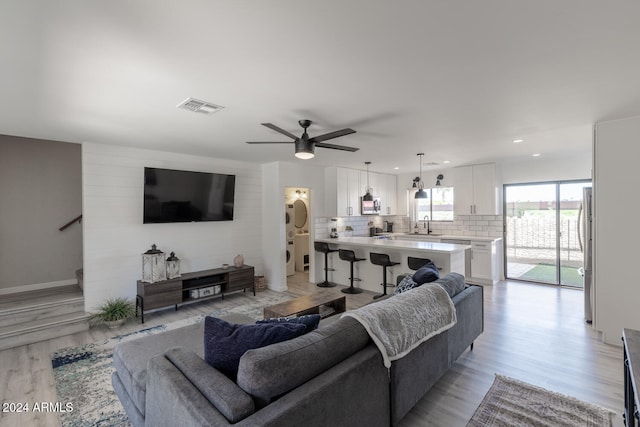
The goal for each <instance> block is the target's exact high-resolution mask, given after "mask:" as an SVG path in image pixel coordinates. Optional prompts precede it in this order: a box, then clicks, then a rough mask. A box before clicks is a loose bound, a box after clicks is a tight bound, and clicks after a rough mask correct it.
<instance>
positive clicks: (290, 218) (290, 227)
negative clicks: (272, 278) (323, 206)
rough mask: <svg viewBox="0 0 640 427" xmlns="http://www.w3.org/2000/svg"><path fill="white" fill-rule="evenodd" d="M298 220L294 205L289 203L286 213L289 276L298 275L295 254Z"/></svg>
mask: <svg viewBox="0 0 640 427" xmlns="http://www.w3.org/2000/svg"><path fill="white" fill-rule="evenodd" d="M295 223H296V218H295V213H294V209H293V204H289V203H287V205H286V211H285V224H286V236H285V239H286V247H287V276H293V275H294V274H295V273H296V256H295V255H296V253H295V247H296V245H295V236H296V228H295Z"/></svg>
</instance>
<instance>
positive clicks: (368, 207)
mask: <svg viewBox="0 0 640 427" xmlns="http://www.w3.org/2000/svg"><path fill="white" fill-rule="evenodd" d="M360 212H362V215H380V197H379V196H373V200H362V197H361V198H360Z"/></svg>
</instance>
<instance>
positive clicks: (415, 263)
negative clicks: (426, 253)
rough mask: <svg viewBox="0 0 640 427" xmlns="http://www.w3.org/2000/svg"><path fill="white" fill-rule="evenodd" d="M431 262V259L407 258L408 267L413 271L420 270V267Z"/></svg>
mask: <svg viewBox="0 0 640 427" xmlns="http://www.w3.org/2000/svg"><path fill="white" fill-rule="evenodd" d="M430 262H431V260H430V259H429V258H414V257H412V256H410V257H407V265H408V266H409V268H410V269H411V270H418V269H420V267H422V266H424V265H426V264H429V263H430Z"/></svg>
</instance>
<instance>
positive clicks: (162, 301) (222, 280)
mask: <svg viewBox="0 0 640 427" xmlns="http://www.w3.org/2000/svg"><path fill="white" fill-rule="evenodd" d="M137 286H138V292H137V295H136V317H137V316H138V308H140V318H141V321H142V323H144V312H145V311H148V310H153V309H156V308H161V307H168V306H170V305H173V306H175V308H176V310H177V309H178V305H179V304H187V303H190V302H195V301H202V300H205V299H209V298H214V297H221V298H222V299H224V295H225V294H228V293H232V292H237V291H246V289H247V288H249V289H252V290H253V295H254V296H255V294H256V288H255V279H254V268H253V267H252V266H250V265H243V266H242V267H229V268H214V269H211V270H204V271H194V272H192V273H185V274H183V275H182V276H181V277H177V278H175V279H168V280H163V281H161V282H156V283H146V282H143V281H141V280H138V282H137ZM196 293H198V294H203V295H204V296H199V297H197V298H196V297H195V294H196Z"/></svg>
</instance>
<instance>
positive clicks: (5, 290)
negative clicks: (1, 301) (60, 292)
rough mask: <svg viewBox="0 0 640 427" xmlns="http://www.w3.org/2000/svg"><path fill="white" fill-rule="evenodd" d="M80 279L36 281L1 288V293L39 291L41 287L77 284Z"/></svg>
mask: <svg viewBox="0 0 640 427" xmlns="http://www.w3.org/2000/svg"><path fill="white" fill-rule="evenodd" d="M77 284H78V279H67V280H58V281H55V282H46V283H35V284H33V285H22V286H14V287H12V288H0V295H7V294H15V293H19V292H28V291H39V290H41V289H49V288H57V287H59V286H69V285H77Z"/></svg>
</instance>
